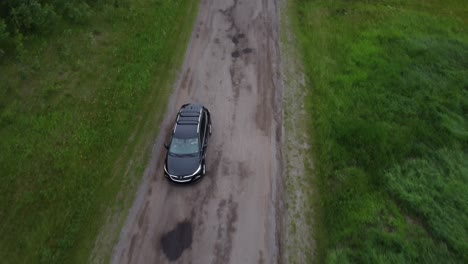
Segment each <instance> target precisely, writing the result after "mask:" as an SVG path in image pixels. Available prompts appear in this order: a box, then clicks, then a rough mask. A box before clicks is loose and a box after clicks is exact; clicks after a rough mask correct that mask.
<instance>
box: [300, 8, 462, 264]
mask: <svg viewBox="0 0 468 264" xmlns="http://www.w3.org/2000/svg"><path fill="white" fill-rule="evenodd" d="M463 3H464V1H457V0H452V1H436V0H433V1H398V0H395V1H393V0H385V1H341V0H336V1H305V0H302V1H297V2H296V10H295V11H296V14H297V17H298V20H296V28H297V32H298V37H299V41H300V43H301V46H302V50H303V54H304V63H305V65H306V74H307V75H308V77H309V78H308V79H309V82H308V84H309V87H310V89H311V95H310V96H309V97H308V98H307V102H308V105H309V108H308V109H309V111H310V113H311V115H312V117H313V119H312V122H311V131H313V137H314V146H315V155H314V157H315V159H316V161H315V164H317V165H316V166H317V176H318V178H319V182H320V186H319V187H318V188H319V192H320V194H321V198H322V203H321V205H322V208H321V211H322V212H323V214H322V216H321V217H322V218H321V219H319V221H318V222H319V225H320V226H319V228H322V229H323V230H324V231H318V233H320V236H319V250H320V252H319V255H320V258H321V259H322V260H324V261H325V262H330V263H346V262H355V263H405V262H406V263H466V262H468V254H467V252H468V231H467V230H468V153H467V149H468V126H467V125H468V120H467V118H468V117H467V113H468V90H467V89H468V72H467V69H468V34H467V32H466V30H464V29H465V28H466V27H467V21H466V16H464V15H463V14H466V12H467V11H468V10H467V7H468V6H466V4H463Z"/></svg>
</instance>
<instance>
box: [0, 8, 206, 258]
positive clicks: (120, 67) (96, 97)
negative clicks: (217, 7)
mask: <svg viewBox="0 0 468 264" xmlns="http://www.w3.org/2000/svg"><path fill="white" fill-rule="evenodd" d="M197 4H198V1H189V0H159V1H150V0H136V1H127V0H112V1H111V0H109V1H106V0H101V1H59V0H57V1H52V0H51V1H35V0H31V1H13V0H11V1H2V3H1V4H0V138H1V140H0V181H1V184H0V260H1V262H2V263H87V262H88V260H89V256H90V254H91V250H92V249H93V247H94V242H95V239H96V236H97V234H98V231H99V228H100V226H101V225H102V224H103V223H104V222H105V217H106V213H107V211H106V209H107V208H110V207H112V206H113V205H115V204H116V203H118V204H120V206H121V210H125V209H126V207H125V206H128V203H127V205H126V203H125V202H126V201H128V200H129V199H128V197H130V200H131V197H132V196H133V194H134V188H133V187H132V186H134V185H135V184H134V182H137V181H138V179H140V177H141V176H142V172H143V168H144V167H145V163H146V161H147V157H148V155H149V151H150V149H151V146H152V144H151V143H152V140H154V138H155V135H156V134H157V132H158V123H159V120H161V114H162V113H163V112H165V108H166V100H167V98H168V95H169V93H170V90H171V89H170V88H171V87H172V83H173V81H174V78H175V74H176V71H175V70H176V69H177V68H178V67H179V65H180V63H181V62H182V58H183V55H184V52H185V48H186V43H187V40H188V37H189V36H190V32H191V30H192V25H193V22H194V18H195V15H196V12H197ZM130 172H131V173H130ZM129 186H130V187H129ZM117 232H118V231H117ZM110 243H112V241H111V242H110Z"/></svg>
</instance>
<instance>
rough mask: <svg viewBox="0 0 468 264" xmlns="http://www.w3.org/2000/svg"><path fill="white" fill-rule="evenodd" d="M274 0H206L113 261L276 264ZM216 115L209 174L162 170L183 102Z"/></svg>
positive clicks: (277, 121) (277, 116)
mask: <svg viewBox="0 0 468 264" xmlns="http://www.w3.org/2000/svg"><path fill="white" fill-rule="evenodd" d="M277 13H278V10H277V1H276V0H248V1H247V0H243V1H240V0H239V1H236V0H234V1H232V0H218V1H214V0H202V2H201V4H200V11H199V14H198V17H197V21H196V24H195V27H194V30H193V33H192V36H191V40H190V43H189V45H188V50H187V53H186V57H185V61H184V64H183V67H182V69H181V72H180V76H179V78H178V80H177V82H176V84H175V86H174V92H173V94H172V96H171V98H170V101H169V106H168V109H167V115H166V118H165V119H164V121H163V123H162V124H161V127H160V128H157V127H155V129H160V134H159V136H158V139H157V140H156V143H155V145H154V147H153V154H152V157H151V159H150V161H149V163H148V167H147V168H146V170H145V175H144V178H143V180H142V183H141V185H140V187H139V189H138V193H137V194H136V199H135V202H134V204H133V205H132V208H131V209H130V212H129V216H128V219H127V221H126V223H125V225H124V227H123V229H122V232H121V234H120V237H119V241H118V243H117V245H116V246H115V247H114V249H113V254H112V259H111V262H112V263H168V262H171V263H268V264H269V263H277V262H278V261H279V259H280V250H279V242H278V241H279V232H278V226H279V223H278V221H279V220H277V219H279V216H278V214H277V203H278V199H277V197H278V194H279V193H280V190H279V187H278V186H280V184H278V183H279V182H280V177H281V138H282V135H281V134H282V124H281V122H282V110H281V107H282V104H281V102H282V98H281V97H282V91H281V87H280V85H279V83H280V82H279V78H280V76H279V72H278V71H279V65H278V64H279V50H278V14H277ZM187 102H197V103H201V104H203V105H205V106H206V107H207V108H208V109H209V110H210V111H211V113H212V120H213V135H212V137H211V139H210V143H209V146H208V153H207V175H206V176H205V177H204V178H203V179H202V180H201V181H200V182H199V183H197V184H192V185H188V186H181V185H174V184H170V183H168V182H167V180H166V179H165V178H164V176H163V163H164V154H165V149H164V147H163V143H164V142H165V141H166V140H167V139H168V136H169V132H170V130H171V129H172V125H173V122H174V119H175V117H176V113H177V111H178V109H179V107H180V106H181V105H182V104H183V103H187Z"/></svg>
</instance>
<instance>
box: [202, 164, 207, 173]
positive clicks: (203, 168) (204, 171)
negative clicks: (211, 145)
mask: <svg viewBox="0 0 468 264" xmlns="http://www.w3.org/2000/svg"><path fill="white" fill-rule="evenodd" d="M205 174H206V166H205V163H203V167H202V176H205Z"/></svg>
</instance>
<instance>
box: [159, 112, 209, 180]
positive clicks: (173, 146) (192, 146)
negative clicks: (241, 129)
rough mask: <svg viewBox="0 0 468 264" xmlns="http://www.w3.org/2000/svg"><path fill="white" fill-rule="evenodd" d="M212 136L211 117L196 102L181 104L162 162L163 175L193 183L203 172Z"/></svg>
mask: <svg viewBox="0 0 468 264" xmlns="http://www.w3.org/2000/svg"><path fill="white" fill-rule="evenodd" d="M209 136H211V116H210V112H209V111H208V109H206V108H205V107H204V106H202V105H199V104H184V105H183V106H182V107H181V108H180V110H179V113H178V114H177V118H176V122H175V125H174V130H173V131H172V135H171V139H170V141H169V144H165V147H166V149H167V153H166V160H165V161H164V175H165V176H166V177H167V178H168V179H170V180H172V181H174V182H192V181H196V180H199V179H200V178H201V177H202V176H204V175H205V156H206V148H207V146H208V137H209Z"/></svg>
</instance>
